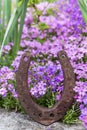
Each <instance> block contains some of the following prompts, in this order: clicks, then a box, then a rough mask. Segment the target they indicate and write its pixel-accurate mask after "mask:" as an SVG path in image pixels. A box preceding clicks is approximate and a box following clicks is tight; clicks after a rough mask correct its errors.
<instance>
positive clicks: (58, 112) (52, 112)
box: [16, 51, 75, 125]
mask: <svg viewBox="0 0 87 130" xmlns="http://www.w3.org/2000/svg"><path fill="white" fill-rule="evenodd" d="M58 60H59V62H60V64H61V66H62V69H63V75H64V91H63V93H62V97H61V99H60V101H58V102H57V103H56V104H55V105H54V106H53V107H52V108H46V107H42V106H40V105H38V104H37V103H35V102H34V101H33V99H32V96H31V94H30V92H29V87H28V69H29V64H30V53H29V52H26V53H25V54H23V55H22V58H21V61H20V65H19V68H18V71H17V73H16V84H17V87H16V89H17V93H18V98H19V100H20V102H21V104H22V106H23V107H24V109H25V111H26V112H27V114H28V115H29V116H30V117H31V118H33V119H34V120H35V121H37V122H39V123H41V124H44V125H50V124H52V123H53V122H56V121H58V120H60V119H61V118H62V117H63V116H64V115H65V113H66V112H67V110H68V109H69V107H70V106H71V105H72V103H73V97H74V91H73V87H74V86H75V75H74V71H73V67H72V66H71V64H70V61H69V58H68V57H67V54H66V52H65V51H60V52H59V53H58Z"/></svg>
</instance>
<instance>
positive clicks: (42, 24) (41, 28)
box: [38, 23, 49, 30]
mask: <svg viewBox="0 0 87 130" xmlns="http://www.w3.org/2000/svg"><path fill="white" fill-rule="evenodd" d="M38 26H39V29H40V30H45V29H49V26H48V25H47V24H46V23H39V25H38Z"/></svg>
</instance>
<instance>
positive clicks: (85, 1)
mask: <svg viewBox="0 0 87 130" xmlns="http://www.w3.org/2000/svg"><path fill="white" fill-rule="evenodd" d="M78 2H79V6H80V9H81V11H82V14H83V17H84V20H85V22H86V24H87V0H78Z"/></svg>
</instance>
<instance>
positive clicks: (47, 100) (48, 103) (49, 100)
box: [33, 89, 56, 108]
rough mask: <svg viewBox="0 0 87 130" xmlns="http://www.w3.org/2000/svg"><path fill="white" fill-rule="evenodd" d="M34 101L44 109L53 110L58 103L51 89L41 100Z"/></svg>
mask: <svg viewBox="0 0 87 130" xmlns="http://www.w3.org/2000/svg"><path fill="white" fill-rule="evenodd" d="M33 99H34V101H35V102H36V103H37V104H39V105H41V106H43V107H47V108H51V107H53V106H54V104H55V103H56V99H55V94H54V93H52V91H51V90H50V89H48V91H47V92H46V94H45V95H43V96H42V97H40V98H37V99H36V98H33Z"/></svg>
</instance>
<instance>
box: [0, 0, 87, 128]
mask: <svg viewBox="0 0 87 130" xmlns="http://www.w3.org/2000/svg"><path fill="white" fill-rule="evenodd" d="M35 6H36V8H28V9H27V13H26V19H25V24H24V27H23V33H22V39H21V43H20V47H21V49H20V50H19V52H18V54H17V57H16V58H15V60H14V61H13V62H12V67H13V70H12V69H10V68H9V67H6V66H3V67H2V68H1V69H0V94H1V95H2V96H3V97H5V96H6V94H7V92H8V91H10V92H11V93H12V94H13V95H14V96H15V97H17V95H16V92H15V87H14V81H15V71H17V69H18V66H19V62H20V58H21V55H22V54H23V53H24V52H26V50H27V49H29V50H31V55H32V57H34V60H33V61H31V63H30V69H29V77H28V83H29V86H30V88H31V90H30V92H31V94H32V95H33V96H35V97H36V98H39V97H40V96H42V95H44V94H46V92H47V89H49V88H50V89H51V91H52V92H54V93H55V92H56V100H59V99H60V97H61V93H62V91H63V80H64V77H63V72H62V69H61V66H60V64H59V62H58V61H55V60H54V59H55V57H57V53H58V52H59V51H60V50H62V49H63V50H65V51H66V52H67V55H68V57H69V58H70V62H71V64H72V66H73V68H74V72H75V75H76V86H75V88H74V91H75V92H76V95H75V99H76V100H77V102H79V103H80V110H81V115H80V117H79V118H80V119H81V120H82V121H83V122H84V125H85V127H86V128H87V37H86V35H85V34H87V32H86V25H85V23H84V20H83V18H82V14H81V12H80V9H79V6H78V2H77V0H76V1H75V0H69V1H68V2H67V3H66V2H65V4H62V2H60V0H59V1H58V2H54V3H47V2H42V3H40V4H38V5H35ZM9 46H11V45H10V44H9V45H8V46H6V47H5V49H4V53H5V51H6V53H7V51H9V50H10V47H9Z"/></svg>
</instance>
